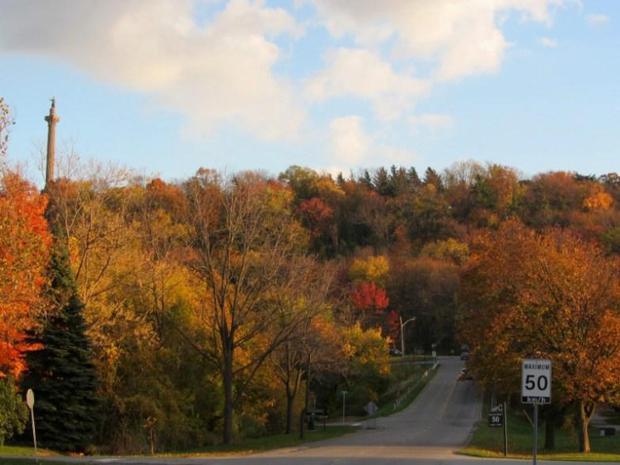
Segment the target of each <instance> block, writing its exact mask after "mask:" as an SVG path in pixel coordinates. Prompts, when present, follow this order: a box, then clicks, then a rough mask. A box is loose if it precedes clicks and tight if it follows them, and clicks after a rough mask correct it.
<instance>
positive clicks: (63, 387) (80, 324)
mask: <svg viewBox="0 0 620 465" xmlns="http://www.w3.org/2000/svg"><path fill="white" fill-rule="evenodd" d="M49 272H50V278H51V286H50V291H49V294H50V296H49V297H50V301H51V302H52V304H53V306H54V307H55V308H53V309H52V312H51V314H50V316H48V317H47V319H46V321H44V322H43V324H42V329H41V332H40V334H39V335H38V336H33V338H32V339H33V342H37V343H38V344H40V346H41V349H39V350H36V351H33V352H29V353H28V356H27V364H28V367H29V371H28V373H27V374H26V376H25V377H24V379H23V381H22V386H23V389H24V390H26V389H28V388H31V389H32V390H33V391H34V392H35V397H36V404H35V417H36V426H37V438H38V439H39V442H40V444H41V445H42V446H44V447H48V448H51V449H56V450H66V451H69V450H70V451H83V450H85V449H86V448H87V447H88V446H89V445H90V444H91V443H92V441H93V437H94V433H95V431H96V425H97V407H98V401H97V397H96V389H97V377H96V372H95V367H94V365H93V362H92V349H91V345H90V342H89V340H88V337H87V336H86V325H85V322H84V317H83V315H82V311H83V307H84V306H83V304H82V302H81V301H80V299H79V297H78V295H77V287H76V283H75V279H74V276H73V272H72V271H71V267H70V263H69V256H68V251H67V247H66V245H64V243H63V241H62V240H60V239H57V240H56V243H55V246H54V250H53V252H52V258H51V262H50V267H49Z"/></svg>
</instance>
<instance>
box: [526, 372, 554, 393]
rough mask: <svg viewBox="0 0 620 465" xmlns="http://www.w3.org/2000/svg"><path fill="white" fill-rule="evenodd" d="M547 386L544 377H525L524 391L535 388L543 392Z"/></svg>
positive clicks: (547, 381) (547, 382) (547, 383)
mask: <svg viewBox="0 0 620 465" xmlns="http://www.w3.org/2000/svg"><path fill="white" fill-rule="evenodd" d="M547 386H549V380H548V379H547V377H546V376H545V375H540V376H538V379H537V377H536V375H527V376H526V377H525V389H527V390H528V391H531V390H533V389H535V388H538V390H539V391H544V390H545V389H547Z"/></svg>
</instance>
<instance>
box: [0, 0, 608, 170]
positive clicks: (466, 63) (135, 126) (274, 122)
mask: <svg viewBox="0 0 620 465" xmlns="http://www.w3.org/2000/svg"><path fill="white" fill-rule="evenodd" d="M0 11H2V12H3V13H2V15H0V68H1V69H2V73H0V96H2V97H4V99H5V100H6V101H7V102H8V103H9V105H10V106H11V108H12V110H13V114H14V118H15V122H16V124H15V125H14V126H13V127H12V130H11V140H10V147H9V150H10V152H9V156H10V160H11V161H12V162H16V163H22V164H27V165H28V171H29V173H30V174H31V176H32V177H33V178H34V179H35V180H37V181H39V182H40V180H41V178H42V176H41V174H40V173H39V172H38V171H37V166H36V165H37V161H36V160H37V157H38V156H39V153H40V150H41V148H42V147H43V146H44V142H45V134H46V128H45V123H44V121H43V116H44V115H45V114H46V113H47V110H48V108H49V98H50V97H52V96H55V97H56V99H57V108H58V113H59V114H60V116H61V118H62V119H61V122H60V124H59V126H58V140H59V150H60V152H68V151H71V150H73V151H75V152H77V153H79V154H80V156H81V157H82V158H84V159H88V158H94V159H96V160H99V161H102V162H107V161H112V162H113V163H118V164H122V165H125V166H127V167H130V168H133V169H135V170H137V171H138V172H140V173H143V174H159V175H161V176H162V177H164V178H167V179H175V178H183V177H187V176H190V175H191V174H193V173H194V172H195V171H196V169H197V168H198V167H201V166H202V167H209V168H216V169H221V170H226V171H228V172H231V171H237V170H241V169H262V170H266V171H268V172H270V173H274V174H275V173H278V172H280V171H282V170H284V169H286V167H288V166H290V165H293V164H297V165H304V166H309V167H311V168H315V169H317V170H327V171H330V172H336V171H339V170H342V171H344V172H345V174H348V173H349V172H350V171H351V170H352V171H354V172H355V171H357V170H359V169H360V168H375V167H379V166H389V165H391V164H396V165H404V166H415V167H416V168H417V169H418V170H419V171H423V170H424V169H425V168H426V166H432V167H434V168H436V169H443V168H446V167H448V166H450V165H451V164H452V163H454V162H455V161H459V160H466V159H475V160H478V161H481V162H486V161H489V162H496V163H501V164H505V165H508V166H512V167H515V168H517V169H519V170H520V171H522V172H523V174H524V175H525V176H528V175H532V174H535V173H537V172H541V171H547V170H569V171H577V172H580V173H584V174H603V173H607V172H611V171H617V170H618V164H617V162H616V160H617V157H618V148H619V147H620V144H619V143H620V130H619V128H618V124H619V123H618V122H619V121H620V81H619V80H618V76H620V52H619V50H620V32H619V29H618V24H619V23H620V2H619V1H617V0H582V1H581V2H579V1H576V0H468V1H461V0H432V1H431V0H417V1H416V0H389V1H384V2H376V1H373V0H356V1H352V0H329V1H327V0H293V1H290V2H288V1H254V0H231V1H223V0H222V1H218V0H195V1H194V0H174V1H173V0H125V1H120V0H109V1H106V2H102V1H95V0H81V1H78V0H57V1H55V2H46V1H42V0H0Z"/></svg>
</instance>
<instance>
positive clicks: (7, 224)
mask: <svg viewBox="0 0 620 465" xmlns="http://www.w3.org/2000/svg"><path fill="white" fill-rule="evenodd" d="M46 206H47V199H46V197H45V196H43V195H41V194H39V193H38V192H37V191H36V189H35V188H34V186H33V185H31V184H29V183H28V182H26V181H24V180H23V179H22V178H21V177H20V176H19V175H17V174H15V173H6V174H4V175H3V176H2V177H1V178H0V377H5V376H7V375H12V376H15V377H17V376H19V374H20V373H21V372H22V371H23V370H24V369H25V365H24V360H23V354H24V352H25V351H26V350H28V349H29V347H28V344H27V343H26V342H25V332H26V331H27V330H28V329H30V328H32V327H33V325H34V318H33V316H34V311H35V309H36V308H37V306H38V304H39V303H40V298H41V288H42V287H43V285H44V284H45V277H44V273H45V267H46V264H47V261H48V250H49V246H50V235H49V232H48V229H47V222H46V221H45V217H44V212H45V208H46Z"/></svg>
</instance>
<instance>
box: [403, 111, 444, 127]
mask: <svg viewBox="0 0 620 465" xmlns="http://www.w3.org/2000/svg"><path fill="white" fill-rule="evenodd" d="M408 121H409V124H410V125H411V126H412V127H414V128H418V127H420V126H423V127H427V128H431V129H445V128H450V127H452V125H453V124H454V119H453V118H452V116H450V115H443V114H439V113H424V114H421V115H413V116H410V117H409V120H408Z"/></svg>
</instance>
